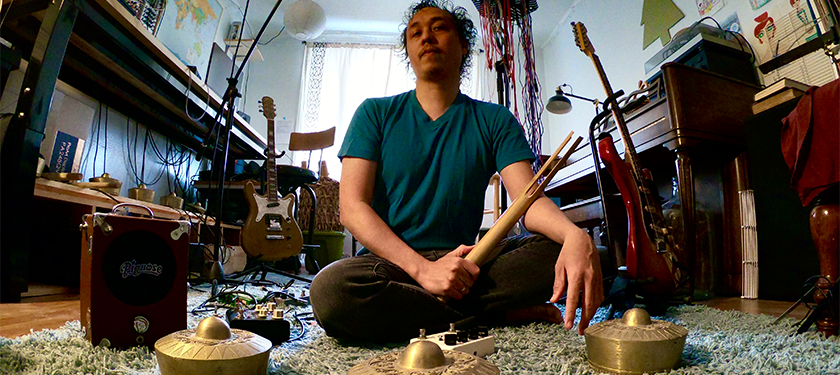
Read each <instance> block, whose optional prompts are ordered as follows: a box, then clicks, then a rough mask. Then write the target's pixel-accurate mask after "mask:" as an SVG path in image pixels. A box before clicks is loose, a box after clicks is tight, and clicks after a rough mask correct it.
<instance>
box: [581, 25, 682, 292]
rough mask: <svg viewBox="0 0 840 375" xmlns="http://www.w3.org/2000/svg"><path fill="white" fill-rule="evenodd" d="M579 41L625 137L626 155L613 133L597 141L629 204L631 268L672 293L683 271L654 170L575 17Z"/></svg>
mask: <svg viewBox="0 0 840 375" xmlns="http://www.w3.org/2000/svg"><path fill="white" fill-rule="evenodd" d="M572 28H573V29H574V34H575V43H576V44H577V46H578V47H579V48H580V50H581V51H582V52H583V53H585V54H586V55H587V56H589V57H590V58H591V59H592V63H593V64H594V65H595V69H596V70H597V71H598V76H599V78H600V80H601V84H602V85H603V87H604V91H605V92H606V94H607V98H608V99H607V101H606V103H604V104H605V105H607V106H609V109H610V111H611V112H612V115H613V119H614V120H615V123H616V127H617V128H618V129H619V132H620V133H621V140H622V142H623V143H624V156H625V160H622V159H621V156H620V155H619V154H618V151H617V150H616V149H615V145H614V144H613V139H612V136H611V135H610V134H609V133H606V132H604V133H601V135H600V137H599V141H598V154H599V155H600V156H601V160H602V161H603V162H604V166H606V169H607V171H608V172H609V173H610V175H611V176H612V178H613V180H615V183H616V185H617V186H618V190H619V192H620V193H621V199H622V200H623V201H624V208H625V209H626V210H627V220H628V234H627V237H628V238H627V253H626V262H627V273H628V274H629V275H630V277H632V278H633V279H634V280H636V281H637V285H638V286H639V288H640V289H641V290H642V291H643V292H646V293H647V294H650V295H656V296H668V295H670V294H671V293H673V291H674V290H675V289H676V288H677V287H678V286H679V283H680V277H681V271H680V269H679V268H678V267H677V258H676V255H675V253H674V237H673V235H671V234H670V233H669V232H668V228H667V226H666V225H664V222H665V220H664V218H663V216H662V207H661V206H660V204H659V199H658V195H655V194H654V193H653V192H654V191H656V190H655V189H656V187H655V185H654V183H653V181H652V178H651V176H650V171H648V170H645V169H642V167H641V164H640V163H639V156H638V155H637V154H636V148H635V147H634V146H633V141H632V139H631V138H630V131H629V130H627V124H626V123H625V122H624V116H623V115H622V113H621V110H620V109H619V107H618V101H617V100H616V99H615V98H614V96H615V95H614V93H613V90H612V87H610V82H609V80H607V75H606V73H604V67H603V66H601V60H600V59H599V58H598V55H596V54H595V48H594V47H592V43H591V42H590V41H589V37H588V36H587V35H586V27H585V26H584V25H583V23H581V22H578V23H575V22H572Z"/></svg>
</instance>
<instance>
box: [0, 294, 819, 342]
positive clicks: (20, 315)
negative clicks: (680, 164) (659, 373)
mask: <svg viewBox="0 0 840 375" xmlns="http://www.w3.org/2000/svg"><path fill="white" fill-rule="evenodd" d="M697 303H700V304H704V305H708V306H710V307H714V308H717V309H721V310H737V311H743V312H746V313H749V314H766V315H771V316H780V315H782V314H783V313H784V312H785V310H787V309H788V308H789V307H790V306H791V305H793V302H785V301H766V300H745V299H741V298H738V297H726V298H715V299H712V300H709V301H703V302H697ZM807 312H808V310H807V308H806V307H805V306H803V305H799V306H798V307H797V308H796V309H794V310H793V311H792V312H791V313H789V314H788V316H789V317H791V318H795V319H801V318H802V317H804V316H805V314H806V313H807ZM78 319H79V293H78V289H75V290H74V289H72V288H62V287H54V286H47V285H30V287H29V292H27V293H26V294H24V295H22V296H21V302H20V303H4V304H0V336H3V337H6V338H15V337H18V336H20V335H25V334H28V333H29V332H30V330H35V331H40V330H42V329H48V328H49V329H55V328H59V327H61V326H62V325H64V323H65V322H67V321H70V320H78Z"/></svg>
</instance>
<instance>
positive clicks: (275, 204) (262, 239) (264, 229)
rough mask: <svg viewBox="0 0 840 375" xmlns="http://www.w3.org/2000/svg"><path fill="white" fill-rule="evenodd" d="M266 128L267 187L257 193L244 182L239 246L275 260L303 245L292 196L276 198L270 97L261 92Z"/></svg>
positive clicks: (253, 255) (272, 108)
mask: <svg viewBox="0 0 840 375" xmlns="http://www.w3.org/2000/svg"><path fill="white" fill-rule="evenodd" d="M261 104H262V113H263V115H264V116H265V119H266V122H267V130H268V142H267V143H268V147H267V148H266V149H265V168H266V180H267V181H266V182H267V189H266V193H265V194H264V195H259V194H257V192H256V189H255V188H254V183H253V182H252V181H248V182H247V183H246V184H245V200H246V201H247V202H248V217H247V219H246V220H245V225H244V226H243V227H242V231H241V240H242V250H244V251H245V254H247V255H249V256H251V257H255V258H259V259H260V260H266V261H278V260H283V259H286V258H288V257H290V256H293V255H297V254H299V253H300V251H301V249H302V248H303V234H302V233H301V231H300V227H299V226H298V224H297V222H296V221H295V218H294V216H293V211H292V210H293V208H294V203H295V197H294V195H292V194H288V195H286V196H285V197H283V198H279V196H278V193H277V169H275V165H274V162H275V157H276V156H275V149H274V116H275V115H274V99H271V98H270V97H268V96H264V97H263V98H262V101H261Z"/></svg>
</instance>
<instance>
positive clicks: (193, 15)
mask: <svg viewBox="0 0 840 375" xmlns="http://www.w3.org/2000/svg"><path fill="white" fill-rule="evenodd" d="M221 15H222V6H221V5H219V2H218V0H174V1H169V2H168V3H167V4H166V11H165V13H164V16H163V20H162V21H161V25H160V30H159V31H158V34H157V37H158V39H160V41H161V42H163V45H165V46H166V48H169V50H170V51H172V53H174V54H175V56H177V57H178V59H179V60H181V61H182V62H183V63H184V64H187V65H191V66H195V67H197V71H198V72H200V74H203V72H206V71H207V64H208V63H209V61H210V52H211V51H212V48H211V47H212V46H213V40H215V38H216V30H217V29H218V27H219V18H220V16H221Z"/></svg>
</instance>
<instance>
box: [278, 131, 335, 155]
mask: <svg viewBox="0 0 840 375" xmlns="http://www.w3.org/2000/svg"><path fill="white" fill-rule="evenodd" d="M334 143H335V126H333V127H331V128H329V129H327V130H324V131H320V132H314V133H295V132H292V133H291V134H290V135H289V150H290V151H312V150H321V149H325V148H327V147H330V146H332V145H333V144H334Z"/></svg>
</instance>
